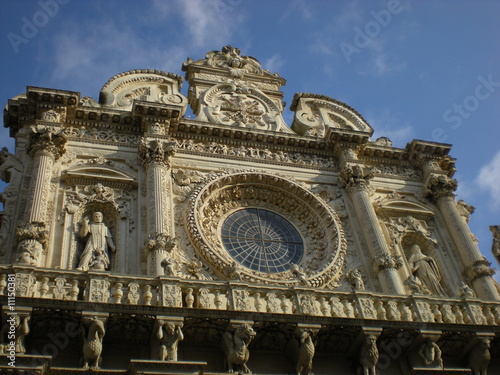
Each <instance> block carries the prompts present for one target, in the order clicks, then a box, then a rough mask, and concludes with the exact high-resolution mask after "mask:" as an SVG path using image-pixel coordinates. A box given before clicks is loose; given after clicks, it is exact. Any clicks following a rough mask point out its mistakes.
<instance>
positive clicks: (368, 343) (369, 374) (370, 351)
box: [358, 335, 379, 375]
mask: <svg viewBox="0 0 500 375" xmlns="http://www.w3.org/2000/svg"><path fill="white" fill-rule="evenodd" d="M378 358H379V352H378V348H377V338H376V337H375V336H374V335H369V336H367V337H366V339H365V342H364V343H363V345H362V346H361V351H360V353H359V363H360V364H361V367H362V369H363V375H377V371H376V366H377V363H378ZM358 373H359V374H361V373H360V372H358Z"/></svg>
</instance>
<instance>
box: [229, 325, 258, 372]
mask: <svg viewBox="0 0 500 375" xmlns="http://www.w3.org/2000/svg"><path fill="white" fill-rule="evenodd" d="M254 336H255V331H254V330H253V329H252V327H251V326H250V325H249V324H242V325H240V326H238V328H236V331H235V332H234V334H233V333H230V332H226V333H224V336H223V338H222V349H223V350H224V353H225V354H226V364H227V369H228V371H229V372H234V371H235V370H237V371H241V372H243V373H245V374H251V371H250V369H249V368H248V367H247V365H246V363H247V362H248V359H249V358H250V352H249V350H248V345H249V344H250V341H252V339H253V338H254Z"/></svg>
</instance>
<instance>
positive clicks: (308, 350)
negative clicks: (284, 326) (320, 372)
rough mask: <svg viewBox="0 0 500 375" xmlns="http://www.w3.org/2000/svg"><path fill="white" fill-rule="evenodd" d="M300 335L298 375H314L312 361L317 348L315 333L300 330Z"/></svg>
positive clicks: (296, 368) (296, 367)
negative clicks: (315, 345) (314, 339)
mask: <svg viewBox="0 0 500 375" xmlns="http://www.w3.org/2000/svg"><path fill="white" fill-rule="evenodd" d="M298 333H299V335H298V344H299V345H298V353H297V365H296V366H295V370H296V372H297V375H312V361H313V357H314V352H315V347H314V341H313V333H312V332H311V331H308V330H300V331H299V332H298Z"/></svg>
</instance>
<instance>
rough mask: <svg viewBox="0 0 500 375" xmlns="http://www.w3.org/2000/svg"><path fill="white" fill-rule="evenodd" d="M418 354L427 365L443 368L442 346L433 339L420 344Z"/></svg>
mask: <svg viewBox="0 0 500 375" xmlns="http://www.w3.org/2000/svg"><path fill="white" fill-rule="evenodd" d="M418 355H419V356H420V358H421V359H422V361H423V363H424V366H425V367H432V368H443V359H442V358H441V348H440V347H439V346H438V344H436V342H435V341H434V340H432V339H428V340H426V341H425V342H424V343H422V344H421V345H420V348H419V349H418Z"/></svg>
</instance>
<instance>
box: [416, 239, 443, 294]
mask: <svg viewBox="0 0 500 375" xmlns="http://www.w3.org/2000/svg"><path fill="white" fill-rule="evenodd" d="M408 263H409V264H410V270H411V273H412V274H413V275H414V276H415V277H417V278H418V279H419V280H420V281H421V282H422V284H423V285H425V286H426V287H427V289H429V290H430V291H431V293H432V294H434V295H437V296H446V293H445V291H444V289H443V287H442V286H441V284H440V281H441V274H440V272H439V268H438V266H437V264H436V261H435V260H434V259H433V258H432V257H430V256H427V255H424V254H422V251H421V250H420V246H418V245H413V246H412V247H411V249H410V257H409V258H408Z"/></svg>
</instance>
